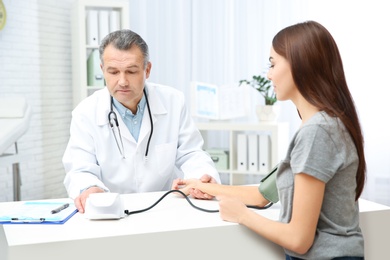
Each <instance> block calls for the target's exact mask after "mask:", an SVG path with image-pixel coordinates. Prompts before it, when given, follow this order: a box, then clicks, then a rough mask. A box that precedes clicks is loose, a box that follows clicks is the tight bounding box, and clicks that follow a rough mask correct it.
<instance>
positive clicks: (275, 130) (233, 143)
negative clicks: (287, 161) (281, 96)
mask: <svg viewBox="0 0 390 260" xmlns="http://www.w3.org/2000/svg"><path fill="white" fill-rule="evenodd" d="M196 125H197V127H198V129H199V130H200V132H201V134H202V136H203V139H204V141H205V144H204V146H203V148H204V149H205V150H208V149H215V148H218V147H214V146H212V144H211V143H212V140H210V138H216V137H217V136H221V135H227V138H228V140H229V144H228V147H227V150H228V154H229V155H228V156H229V167H228V169H227V170H219V172H220V173H228V174H229V175H230V181H229V183H230V184H243V177H244V175H246V174H257V175H265V174H267V173H268V171H269V170H271V168H272V167H273V166H275V165H276V164H278V163H279V162H280V160H283V159H284V157H285V155H286V153H287V148H288V143H289V125H288V123H279V122H259V123H228V122H210V123H200V122H197V123H196ZM242 134H245V135H246V136H251V135H255V134H257V135H259V136H265V135H266V136H269V140H270V142H269V149H266V150H268V151H269V156H270V165H269V167H266V168H264V167H263V168H262V167H261V165H258V167H257V169H258V170H249V169H250V167H249V166H248V167H246V170H239V169H242V167H240V166H239V164H238V160H237V158H238V157H240V156H239V155H238V153H237V151H238V150H240V149H238V147H237V143H238V136H242ZM247 140H250V139H247ZM248 146H249V145H248ZM259 149H261V147H259ZM263 150H264V149H263ZM240 155H241V154H240ZM246 156H248V154H247V155H246Z"/></svg>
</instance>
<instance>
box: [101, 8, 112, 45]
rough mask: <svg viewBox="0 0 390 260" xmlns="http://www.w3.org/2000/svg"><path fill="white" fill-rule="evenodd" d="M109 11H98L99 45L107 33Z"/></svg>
mask: <svg viewBox="0 0 390 260" xmlns="http://www.w3.org/2000/svg"><path fill="white" fill-rule="evenodd" d="M109 21H110V19H109V11H108V10H100V11H99V44H100V43H101V42H102V40H103V38H104V37H106V36H107V34H108V33H109V27H110V26H109Z"/></svg>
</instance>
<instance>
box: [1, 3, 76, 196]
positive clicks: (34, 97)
mask: <svg viewBox="0 0 390 260" xmlns="http://www.w3.org/2000/svg"><path fill="white" fill-rule="evenodd" d="M3 3H4V5H5V7H6V10H7V18H8V19H7V24H6V26H5V28H4V29H3V30H2V31H0V68H1V69H0V95H1V96H24V97H26V98H27V99H28V102H29V104H30V105H31V106H32V109H33V115H32V120H31V124H30V128H29V130H28V131H27V133H26V134H25V135H24V136H23V137H22V138H21V139H20V140H19V142H18V148H19V153H20V154H21V155H23V156H25V157H26V159H25V160H23V161H21V163H20V171H21V176H22V188H21V197H22V199H25V200H27V199H40V198H55V197H63V196H65V195H66V193H65V190H64V187H63V184H62V180H63V178H64V170H63V167H62V163H61V156H62V154H63V150H64V147H65V144H66V142H67V139H68V132H69V130H68V129H69V122H70V109H71V105H72V100H71V92H70V91H71V71H70V20H69V15H70V13H69V3H70V1H50V0H32V1H23V0H3ZM0 127H1V126H0ZM10 200H13V193H12V166H11V165H9V166H7V165H1V166H0V201H10Z"/></svg>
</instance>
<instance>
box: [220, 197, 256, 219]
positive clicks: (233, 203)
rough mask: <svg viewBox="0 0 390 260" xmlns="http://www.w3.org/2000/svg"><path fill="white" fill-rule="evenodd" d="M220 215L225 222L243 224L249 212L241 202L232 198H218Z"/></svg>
mask: <svg viewBox="0 0 390 260" xmlns="http://www.w3.org/2000/svg"><path fill="white" fill-rule="evenodd" d="M217 199H218V200H219V214H220V216H221V218H222V219H223V220H225V221H229V222H235V223H240V224H242V219H243V217H244V216H245V213H247V212H248V211H249V209H248V208H247V206H246V205H245V204H244V203H242V202H241V201H240V200H238V199H236V198H234V197H231V196H218V197H217Z"/></svg>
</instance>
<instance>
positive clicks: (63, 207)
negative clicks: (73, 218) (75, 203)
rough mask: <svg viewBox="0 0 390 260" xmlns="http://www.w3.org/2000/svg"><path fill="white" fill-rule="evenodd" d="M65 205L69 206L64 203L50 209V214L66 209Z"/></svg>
mask: <svg viewBox="0 0 390 260" xmlns="http://www.w3.org/2000/svg"><path fill="white" fill-rule="evenodd" d="M67 207H69V203H65V204H64V205H62V206H60V207H58V208H56V209H53V210H52V211H51V214H56V213H58V212H60V211H61V210H64V209H66V208H67Z"/></svg>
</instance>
